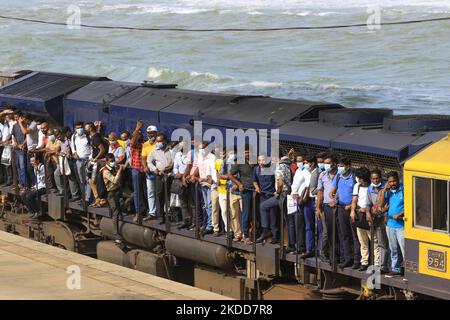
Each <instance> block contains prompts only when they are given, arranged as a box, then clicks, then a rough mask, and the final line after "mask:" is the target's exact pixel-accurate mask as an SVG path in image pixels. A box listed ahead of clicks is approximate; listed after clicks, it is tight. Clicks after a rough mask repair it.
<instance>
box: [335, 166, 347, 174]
mask: <svg viewBox="0 0 450 320" xmlns="http://www.w3.org/2000/svg"><path fill="white" fill-rule="evenodd" d="M344 172H345V167H338V171H337V173H338V174H343V173H344Z"/></svg>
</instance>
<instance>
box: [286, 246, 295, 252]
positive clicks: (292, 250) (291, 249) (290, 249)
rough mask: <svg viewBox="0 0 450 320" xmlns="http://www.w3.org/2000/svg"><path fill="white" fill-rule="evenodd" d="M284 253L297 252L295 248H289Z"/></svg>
mask: <svg viewBox="0 0 450 320" xmlns="http://www.w3.org/2000/svg"><path fill="white" fill-rule="evenodd" d="M284 252H285V253H294V252H295V248H294V247H290V246H288V247H287V248H285V249H284Z"/></svg>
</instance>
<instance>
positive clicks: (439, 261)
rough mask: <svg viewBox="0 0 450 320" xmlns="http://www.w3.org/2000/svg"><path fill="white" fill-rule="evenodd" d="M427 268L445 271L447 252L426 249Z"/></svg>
mask: <svg viewBox="0 0 450 320" xmlns="http://www.w3.org/2000/svg"><path fill="white" fill-rule="evenodd" d="M427 267H428V269H432V270H437V271H441V272H447V252H445V251H441V250H436V249H428V262H427Z"/></svg>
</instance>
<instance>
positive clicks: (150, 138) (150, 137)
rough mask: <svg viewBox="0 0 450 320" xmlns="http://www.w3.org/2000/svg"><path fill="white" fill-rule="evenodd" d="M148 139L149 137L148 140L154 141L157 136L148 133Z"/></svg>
mask: <svg viewBox="0 0 450 320" xmlns="http://www.w3.org/2000/svg"><path fill="white" fill-rule="evenodd" d="M147 139H148V141H152V142H153V141H155V139H156V137H155V136H149V135H147Z"/></svg>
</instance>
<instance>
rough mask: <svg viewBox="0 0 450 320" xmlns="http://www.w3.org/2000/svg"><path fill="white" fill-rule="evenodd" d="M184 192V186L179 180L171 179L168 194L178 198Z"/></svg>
mask: <svg viewBox="0 0 450 320" xmlns="http://www.w3.org/2000/svg"><path fill="white" fill-rule="evenodd" d="M185 192H186V188H185V186H183V183H182V182H181V180H180V179H173V181H172V183H171V185H170V193H173V194H177V195H179V196H183V195H184V194H185Z"/></svg>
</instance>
